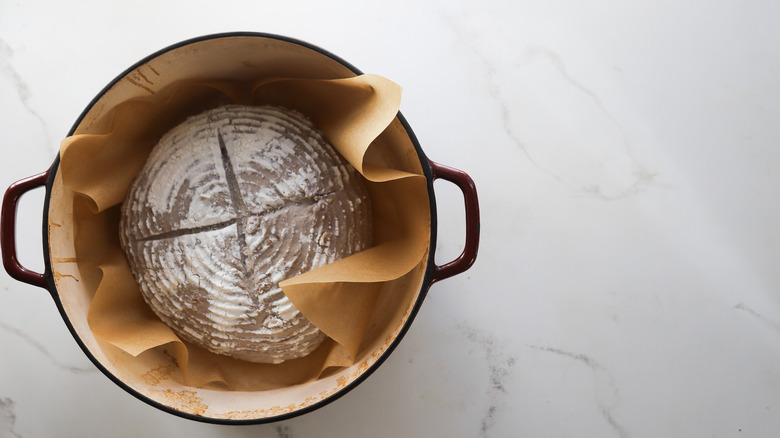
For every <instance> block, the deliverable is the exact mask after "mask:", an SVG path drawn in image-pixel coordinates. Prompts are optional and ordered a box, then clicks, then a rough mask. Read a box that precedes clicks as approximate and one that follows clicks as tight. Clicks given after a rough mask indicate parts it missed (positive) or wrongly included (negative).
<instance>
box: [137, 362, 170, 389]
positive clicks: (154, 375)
mask: <svg viewBox="0 0 780 438" xmlns="http://www.w3.org/2000/svg"><path fill="white" fill-rule="evenodd" d="M173 371H174V366H173V365H160V366H159V367H157V368H152V369H151V370H149V371H147V372H146V373H144V374H143V375H141V379H143V381H144V382H146V384H147V385H151V386H156V385H158V384H159V383H160V382H162V381H163V380H168V378H169V377H170V376H171V373H172V372H173Z"/></svg>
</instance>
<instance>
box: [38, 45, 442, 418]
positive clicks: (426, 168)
mask: <svg viewBox="0 0 780 438" xmlns="http://www.w3.org/2000/svg"><path fill="white" fill-rule="evenodd" d="M230 37H260V38H269V39H275V40H280V41H284V42H288V43H292V44H296V45H299V46H302V47H305V48H308V49H311V50H313V51H315V52H318V53H320V54H322V55H325V56H327V57H329V58H331V59H333V60H334V61H336V62H338V63H340V64H341V65H343V66H345V67H347V68H348V69H349V70H351V71H352V72H353V73H355V74H357V75H360V74H363V72H361V71H360V70H359V69H358V68H356V67H355V66H353V65H352V64H350V63H348V62H347V61H345V60H343V59H341V58H340V57H338V56H336V55H334V54H332V53H330V52H328V51H326V50H324V49H322V48H320V47H317V46H314V45H312V44H309V43H307V42H304V41H300V40H297V39H294V38H289V37H285V36H280V35H275V34H269V33H262V32H227V33H217V34H210V35H204V36H200V37H196V38H192V39H188V40H184V41H181V42H179V43H176V44H173V45H170V46H168V47H166V48H163V49H161V50H158V51H157V52H154V53H152V54H151V55H149V56H147V57H145V58H143V59H141V60H140V61H138V62H136V63H135V64H133V65H132V66H131V67H129V68H128V69H126V70H125V71H123V72H122V73H121V74H119V75H118V76H117V77H116V78H114V80H112V81H111V82H110V83H109V84H108V85H106V86H105V87H104V88H103V89H102V90H101V91H100V92H99V93H98V94H97V95H96V96H95V97H94V98H93V99H92V101H91V102H90V103H89V104H88V105H87V107H86V108H85V109H84V111H83V112H82V113H81V115H80V116H79V117H78V119H76V121H75V123H74V124H73V126H72V127H71V129H70V131H69V132H68V136H70V135H73V133H74V132H75V130H76V129H77V128H78V125H79V124H80V123H81V121H82V120H83V119H84V117H85V116H86V114H87V113H88V112H89V111H90V110H91V109H92V107H93V106H94V105H95V103H97V101H98V100H99V99H100V98H101V97H102V96H103V95H104V94H105V93H106V92H107V91H108V90H109V89H110V88H111V87H113V86H114V85H115V84H116V83H117V82H118V81H120V80H121V79H122V78H124V77H125V76H126V75H127V74H128V73H130V72H131V71H133V70H135V69H136V68H138V67H140V66H141V65H143V64H145V63H147V62H149V61H151V60H152V59H154V58H156V57H158V56H160V55H162V54H164V53H166V52H169V51H171V50H174V49H177V48H180V47H183V46H187V45H190V44H193V43H198V42H201V41H206V40H212V39H218V38H230ZM397 118H398V120H399V121H400V122H401V124H402V125H403V127H404V130H405V131H406V133H407V135H408V136H409V139H410V140H411V141H412V144H413V145H414V148H415V150H416V151H417V156H418V158H419V160H420V164H421V165H422V169H423V173H424V175H425V179H426V183H427V189H428V198H429V203H430V212H431V235H430V251H429V254H428V263H427V265H426V268H425V276H424V277H423V282H422V286H421V290H420V292H419V295H418V297H417V299H416V300H415V303H414V306H413V307H412V310H411V312H410V313H409V317H408V319H407V320H406V322H405V323H404V325H403V327H401V330H400V332H399V333H398V335H397V336H396V337H395V339H393V341H392V342H391V343H390V345H389V346H388V348H387V349H386V350H385V351H384V352H383V353H382V355H381V356H380V357H379V358H378V359H377V361H376V362H374V364H372V365H371V366H370V367H368V369H367V370H366V371H364V372H363V373H362V374H361V375H360V376H358V377H357V378H356V379H355V380H354V381H352V382H351V383H349V384H347V385H346V386H345V387H344V388H342V389H340V390H339V391H337V392H336V393H334V394H332V395H330V396H328V397H327V398H325V399H323V400H320V401H318V402H316V403H314V404H312V405H309V406H306V407H304V408H301V409H299V410H296V411H294V412H288V413H285V414H280V415H277V416H273V417H265V418H255V419H247V420H234V419H219V418H210V417H205V416H200V415H195V414H190V413H187V412H182V411H179V410H177V409H174V408H172V407H170V406H167V405H164V404H162V403H160V402H158V401H155V400H153V399H151V398H149V397H147V396H145V395H143V394H141V393H139V392H138V391H136V390H135V389H133V388H131V387H130V386H129V385H127V384H126V383H124V382H123V381H122V380H120V379H119V378H118V377H116V376H115V375H114V374H112V373H111V372H110V371H109V370H108V369H107V368H106V367H104V366H103V365H102V364H101V363H100V362H99V361H98V360H97V359H96V358H95V357H94V356H93V355H92V353H91V352H90V351H89V349H88V348H87V346H86V345H85V344H84V342H83V341H82V340H81V338H80V337H79V335H78V333H76V330H75V329H74V327H73V324H72V323H71V321H70V319H69V318H68V315H67V313H66V312H65V309H64V307H63V305H62V301H61V300H60V297H59V293H58V291H57V287H56V285H55V283H54V275H53V274H52V270H51V258H50V255H49V234H48V223H49V200H50V197H51V189H52V185H53V183H54V178H55V176H56V173H57V169H58V168H59V163H60V156H59V154H57V156H56V157H55V159H54V163H53V164H52V165H51V168H50V169H49V175H48V179H47V182H46V196H45V200H44V205H43V257H44V267H45V268H44V269H45V271H44V275H45V277H46V284H47V289H48V291H49V293H50V294H51V296H52V298H53V299H54V302H55V303H56V305H57V309H58V310H59V312H60V315H62V318H63V320H64V321H65V324H66V326H67V327H68V330H69V331H70V333H71V335H72V336H73V338H74V339H75V340H76V343H77V344H78V345H79V347H80V348H81V349H82V351H84V353H85V354H86V355H87V357H88V358H89V360H90V361H92V363H93V364H94V365H95V366H96V367H97V368H98V369H99V370H100V371H101V372H102V373H103V374H105V375H106V376H107V377H108V378H109V379H111V381H113V382H114V383H115V384H117V385H118V386H119V387H121V388H123V389H124V390H125V391H127V392H128V393H130V394H131V395H133V396H134V397H136V398H138V399H139V400H141V401H143V402H145V403H147V404H149V405H151V406H154V407H156V408H158V409H160V410H162V411H165V412H167V413H170V414H173V415H176V416H179V417H182V418H187V419H190V420H195V421H201V422H205V423H212V424H226V425H242V424H244V425H249V424H262V423H271V422H276V421H282V420H288V419H291V418H294V417H297V416H300V415H303V414H306V413H308V412H311V411H314V410H316V409H319V408H321V407H323V406H325V405H327V404H329V403H331V402H333V401H335V400H337V399H339V398H340V397H342V396H343V395H345V394H347V393H348V392H350V391H351V390H352V389H354V388H355V387H356V386H358V385H359V384H360V383H362V382H363V381H364V380H365V379H367V378H368V376H370V375H371V374H372V373H373V372H374V371H376V370H377V369H378V368H379V366H381V365H382V363H384V361H385V360H386V359H387V357H388V356H390V354H391V353H392V352H393V350H395V348H396V347H397V346H398V344H399V343H400V342H401V339H402V338H403V337H404V335H405V334H406V332H407V331H408V330H409V327H410V326H411V324H412V321H413V320H414V318H415V316H416V315H417V312H418V311H419V310H420V307H421V305H422V302H423V301H424V299H425V296H426V295H427V293H428V289H429V288H430V286H431V282H432V278H433V271H434V267H435V264H434V259H435V253H436V236H437V235H436V228H437V214H436V199H435V196H434V190H433V173H432V170H431V165H430V162H429V161H428V158H427V157H426V156H425V153H424V152H423V150H422V148H421V147H420V143H419V142H418V140H417V137H416V136H415V135H414V132H413V131H412V128H411V127H410V126H409V123H408V122H407V121H406V119H405V118H404V117H403V115H402V114H401V113H400V111H399V112H398V114H397Z"/></svg>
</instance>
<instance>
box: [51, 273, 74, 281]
mask: <svg viewBox="0 0 780 438" xmlns="http://www.w3.org/2000/svg"><path fill="white" fill-rule="evenodd" d="M52 275H54V279H55V280H59V279H60V278H72V279H74V280H76V281H79V279H78V278H76V277H74V276H72V275H70V274H60V273H59V272H54V273H53V274H52Z"/></svg>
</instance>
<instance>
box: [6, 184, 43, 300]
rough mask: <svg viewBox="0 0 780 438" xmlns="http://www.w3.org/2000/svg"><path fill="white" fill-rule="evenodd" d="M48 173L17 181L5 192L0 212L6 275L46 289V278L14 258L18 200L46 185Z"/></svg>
mask: <svg viewBox="0 0 780 438" xmlns="http://www.w3.org/2000/svg"><path fill="white" fill-rule="evenodd" d="M48 178H49V171H48V170H47V171H46V172H41V173H39V174H37V175H33V176H31V177H28V178H25V179H22V180H19V181H17V182H15V183H13V184H11V186H10V187H8V190H6V192H5V196H4V197H3V208H2V211H0V247H2V252H3V265H4V266H5V270H6V271H7V272H8V274H9V275H10V276H11V277H13V278H15V279H17V280H19V281H22V282H25V283H27V284H31V285H33V286H38V287H42V288H44V289H45V288H46V277H45V276H44V275H43V274H39V273H37V272H35V271H31V270H29V269H27V268H25V267H24V266H22V264H21V263H19V259H18V258H17V257H16V205H17V203H18V202H19V198H20V197H21V196H22V195H23V194H25V193H27V192H29V191H30V190H32V189H35V188H38V187H41V186H44V185H46V180H47V179H48Z"/></svg>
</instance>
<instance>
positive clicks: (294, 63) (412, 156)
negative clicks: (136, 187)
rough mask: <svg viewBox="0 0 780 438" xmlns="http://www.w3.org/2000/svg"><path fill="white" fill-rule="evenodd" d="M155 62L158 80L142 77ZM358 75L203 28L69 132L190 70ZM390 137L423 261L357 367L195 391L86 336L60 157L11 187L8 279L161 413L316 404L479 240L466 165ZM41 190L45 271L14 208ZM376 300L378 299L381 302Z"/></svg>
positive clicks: (1, 229)
mask: <svg viewBox="0 0 780 438" xmlns="http://www.w3.org/2000/svg"><path fill="white" fill-rule="evenodd" d="M152 61H154V66H155V71H154V73H155V74H156V75H157V77H158V78H164V79H158V80H159V82H155V84H150V83H144V82H143V80H141V79H139V78H143V75H144V72H147V73H148V69H149V68H150V67H149V66H150V64H149V63H150V62H152ZM359 74H361V72H360V71H359V70H358V69H356V68H355V67H353V66H352V65H350V64H349V63H347V62H345V61H343V60H341V59H340V58H338V57H336V56H335V55H333V54H330V53H328V52H326V51H324V50H322V49H320V48H317V47H314V46H312V45H310V44H307V43H304V42H301V41H297V40H293V39H290V38H286V37H280V36H276V35H269V34H259V33H229V34H219V35H209V36H205V37H200V38H196V39H192V40H188V41H184V42H181V43H179V44H176V45H173V46H170V47H167V48H165V49H163V50H161V51H159V52H157V53H154V54H152V55H150V56H149V57H147V58H145V59H143V60H141V61H140V62H138V63H137V64H135V65H133V66H132V67H130V68H129V69H128V70H126V71H125V72H123V73H122V74H121V75H119V76H118V77H117V78H116V79H115V80H114V81H113V82H111V83H110V84H109V85H108V86H106V87H105V88H104V89H103V90H102V91H101V92H100V93H99V94H98V95H97V96H96V97H95V99H94V100H93V101H92V102H91V103H90V104H89V105H88V106H87V108H86V109H85V111H84V112H83V113H82V115H81V116H80V117H79V118H78V120H77V121H76V122H75V124H74V125H73V127H72V129H71V131H70V132H69V133H68V135H72V134H80V133H90V127H91V125H92V124H93V123H94V122H95V121H96V120H98V119H99V118H100V117H101V116H103V115H104V114H105V112H106V111H107V108H112V107H113V106H114V105H115V104H116V103H117V102H120V101H122V100H123V99H126V98H128V96H133V95H134V93H139V90H141V89H144V90H143V92H154V91H156V90H157V89H160V88H161V87H163V86H164V85H165V84H166V83H171V82H173V81H176V80H180V79H187V78H191V77H220V78H222V77H229V78H231V79H233V78H235V79H249V78H252V77H262V76H263V75H265V76H285V75H288V76H293V75H296V76H298V77H311V78H319V79H330V78H346V77H353V76H356V75H359ZM391 128H392V129H389V131H392V133H391V136H392V141H393V142H394V143H396V144H397V145H398V146H399V147H400V148H401V149H405V150H408V151H409V153H401V154H399V157H396V158H393V159H400V160H406V163H404V164H405V165H406V166H408V167H410V168H413V169H415V170H416V171H417V172H418V173H421V174H423V175H424V176H425V178H426V180H427V196H428V199H429V203H430V224H431V225H430V239H429V242H428V251H427V255H426V256H425V259H424V260H423V261H422V262H421V263H420V265H419V266H418V268H416V269H415V270H413V271H412V272H411V273H409V274H408V275H406V276H404V277H403V279H402V280H401V281H396V282H395V283H393V286H392V288H393V290H392V291H390V292H391V293H388V294H386V296H392V297H393V300H395V302H393V303H392V306H394V307H393V309H397V310H395V311H394V312H392V313H391V314H390V317H389V318H388V319H387V320H386V321H382V323H381V324H377V327H378V328H377V329H375V330H373V331H372V332H371V333H367V334H366V340H365V341H364V346H365V347H364V348H362V349H361V353H360V355H359V357H358V358H357V360H356V361H355V363H354V365H352V366H350V367H347V368H345V369H343V370H340V371H338V372H336V373H333V374H331V375H326V376H325V377H323V378H320V379H318V380H314V381H311V382H307V383H302V384H298V385H294V386H290V387H285V388H281V389H274V390H266V391H229V390H225V389H219V388H216V389H215V388H192V387H188V386H185V385H183V384H180V383H177V382H176V381H171V380H167V381H166V382H165V384H164V385H160V384H159V382H155V381H150V379H149V378H148V376H149V374H148V373H149V371H150V370H153V369H155V367H159V366H160V362H159V361H160V360H163V359H164V358H163V359H161V358H160V357H158V356H156V355H146V354H144V355H141V356H139V357H138V358H135V359H134V360H128V358H127V357H126V356H128V355H127V354H126V353H123V352H118V351H116V349H112V348H110V346H106V345H105V343H104V342H102V341H101V340H100V339H96V337H95V336H94V335H93V334H92V332H91V330H90V328H89V326H88V324H87V317H86V315H87V310H88V309H89V304H90V301H91V296H90V295H89V293H88V292H87V291H86V290H85V288H84V286H83V284H84V281H66V280H70V279H73V280H81V279H82V275H83V274H82V272H80V270H79V269H78V267H77V266H76V264H74V263H67V261H68V260H72V258H73V257H74V255H75V253H74V244H73V236H74V226H73V202H74V196H73V193H72V192H71V191H69V190H68V189H66V188H65V187H64V186H63V184H62V175H61V172H58V168H59V164H60V161H59V156H57V158H56V159H55V160H54V163H53V164H52V165H51V167H50V168H49V169H48V170H46V171H44V172H42V173H40V174H38V175H34V176H31V177H29V178H25V179H22V180H20V181H18V182H16V183H14V184H12V185H11V186H10V187H9V188H8V190H7V191H6V193H5V197H4V199H3V204H2V216H1V217H0V243H1V244H2V255H3V264H4V266H5V269H6V271H7V272H8V273H9V274H10V275H11V276H12V277H13V278H15V279H17V280H19V281H22V282H24V283H28V284H31V285H34V286H38V287H42V288H44V289H47V290H48V291H49V293H50V294H51V296H52V298H54V302H55V303H56V305H57V307H58V309H59V311H60V314H61V315H62V318H63V319H64V321H65V323H66V325H67V326H68V328H69V330H70V331H71V334H72V335H73V337H74V338H75V340H76V342H77V343H78V344H79V346H80V347H81V348H82V350H83V351H84V353H85V354H86V355H87V356H88V357H89V358H90V360H91V361H92V362H93V363H94V364H95V366H96V367H97V368H99V369H100V370H101V371H102V372H103V373H104V374H105V375H106V376H108V378H110V379H111V380H112V381H113V382H115V383H116V384H117V385H119V386H120V387H122V388H123V389H125V390H126V391H128V392H129V393H130V394H132V395H133V396H135V397H137V398H138V399H140V400H142V401H144V402H146V403H148V404H150V405H152V406H155V407H157V408H159V409H161V410H163V411H166V412H168V413H171V414H174V415H178V416H181V417H184V418H189V419H193V420H198V421H205V422H211V423H220V424H253V423H264V422H270V421H276V420H281V419H285V418H289V417H292V416H296V415H300V414H303V413H306V412H309V411H312V410H314V409H316V408H318V407H321V406H323V405H325V404H327V403H329V402H331V401H333V400H335V399H337V398H338V397H340V396H341V395H343V394H345V393H346V392H347V391H349V390H350V389H352V388H354V387H355V386H356V385H358V384H359V383H360V382H361V381H363V380H364V379H365V378H366V377H367V376H368V375H369V374H370V373H371V372H372V371H374V370H375V369H376V368H377V367H379V366H380V364H381V363H382V362H383V361H384V360H385V359H386V358H387V357H388V355H389V354H390V353H391V352H392V350H393V349H394V348H395V346H396V345H398V343H399V342H400V340H401V338H402V337H403V335H404V333H406V331H407V329H408V328H409V326H410V324H411V323H412V320H413V319H414V316H415V315H416V313H417V311H418V309H419V308H420V305H421V304H422V301H423V299H424V298H425V295H426V293H427V291H428V288H429V287H430V286H431V284H433V283H435V282H437V281H439V280H442V279H445V278H448V277H451V276H453V275H456V274H459V273H461V272H463V271H465V270H467V269H468V268H470V267H471V265H472V264H473V263H474V261H475V259H476V255H477V247H478V241H479V207H478V201H477V193H476V188H475V186H474V183H473V181H472V180H471V178H470V177H469V176H468V175H466V174H465V173H464V172H461V171H459V170H455V169H452V168H450V167H447V166H443V165H440V164H437V163H434V162H432V161H430V160H429V159H428V158H426V156H425V154H424V153H423V151H422V149H421V148H420V145H419V144H418V142H417V139H416V138H415V136H414V134H413V132H412V130H411V128H410V127H409V125H408V124H407V122H406V121H405V119H404V118H403V116H402V115H401V114H400V113H399V114H398V115H397V117H396V118H395V120H394V121H393V122H392V123H391ZM438 178H441V179H444V180H446V181H450V182H452V183H454V184H455V185H457V187H459V189H460V190H461V191H462V192H463V196H464V202H465V210H466V241H465V249H464V250H463V253H462V254H461V255H460V256H459V257H458V258H457V259H455V260H454V261H452V262H450V263H447V264H444V265H436V264H435V263H434V254H435V249H436V248H435V246H436V238H437V234H436V228H437V227H436V202H435V197H434V190H433V182H434V180H436V179H438ZM42 186H43V187H45V190H46V195H45V201H44V208H43V255H44V266H45V271H44V273H37V272H33V271H31V270H29V269H27V268H25V267H23V266H22V265H21V264H20V263H19V261H18V259H17V257H16V241H15V239H16V236H15V231H16V230H15V228H16V227H15V225H16V224H15V221H16V206H17V202H18V200H19V198H20V196H22V195H23V194H24V193H26V192H28V191H29V190H32V189H34V188H37V187H42ZM377 305H391V304H382V303H381V302H378V303H377Z"/></svg>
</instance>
